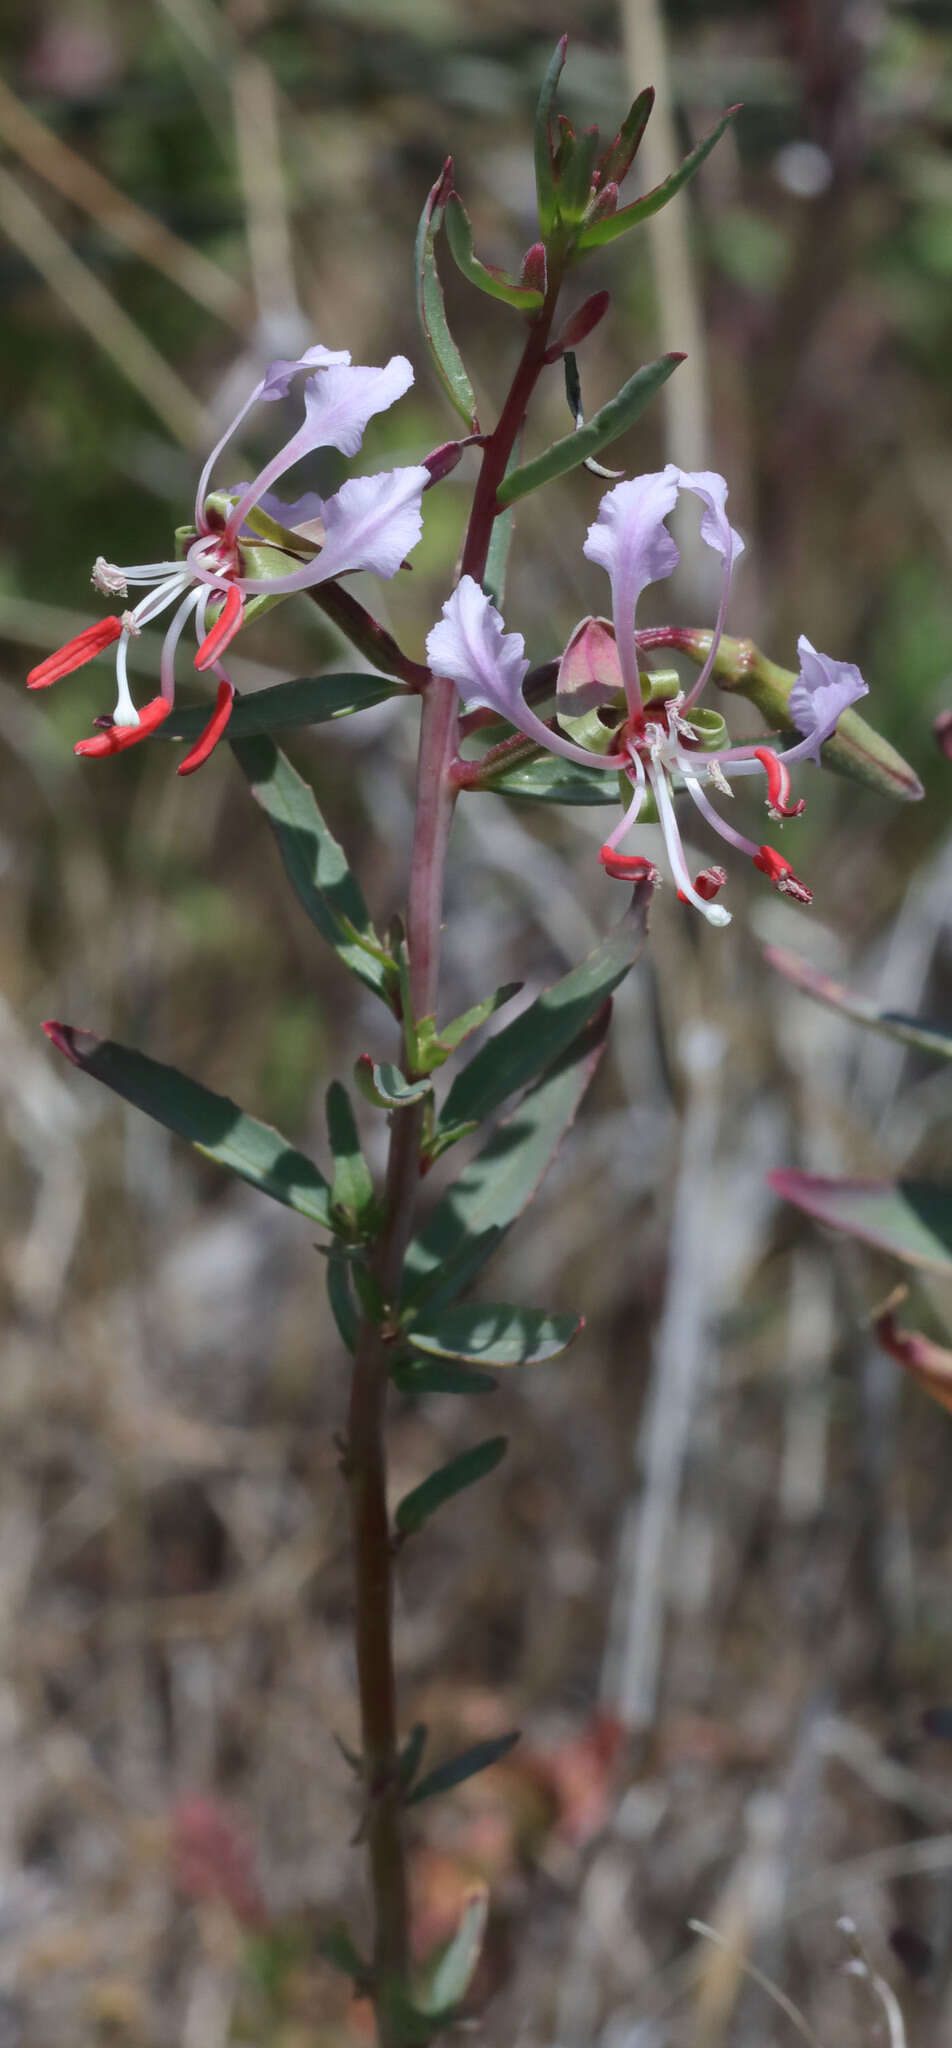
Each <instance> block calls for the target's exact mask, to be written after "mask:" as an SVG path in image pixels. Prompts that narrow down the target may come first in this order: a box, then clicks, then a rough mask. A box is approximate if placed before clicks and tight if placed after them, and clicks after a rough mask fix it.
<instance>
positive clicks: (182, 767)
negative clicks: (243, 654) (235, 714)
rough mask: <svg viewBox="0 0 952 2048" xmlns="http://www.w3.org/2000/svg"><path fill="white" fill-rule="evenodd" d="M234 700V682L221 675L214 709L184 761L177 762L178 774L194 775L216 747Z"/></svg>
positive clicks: (229, 715)
mask: <svg viewBox="0 0 952 2048" xmlns="http://www.w3.org/2000/svg"><path fill="white" fill-rule="evenodd" d="M234 701H235V686H234V683H230V682H229V681H228V678H227V676H222V679H221V682H220V683H219V685H218V696H217V698H216V701H215V709H214V711H213V712H212V715H211V717H210V719H209V721H208V724H207V725H206V727H205V730H204V732H203V733H202V734H201V735H200V737H199V738H198V739H197V740H196V742H195V745H194V747H192V748H191V749H190V751H189V752H188V753H187V754H186V756H185V759H184V761H180V762H179V765H178V773H179V774H180V775H194V773H195V770H196V768H200V767H201V765H202V762H203V761H207V760H208V756H209V754H210V753H212V752H213V750H214V748H215V747H217V745H218V742H219V740H220V739H221V736H222V733H223V732H224V730H225V727H226V725H227V724H228V720H229V719H230V717H231V710H232V705H233V704H234Z"/></svg>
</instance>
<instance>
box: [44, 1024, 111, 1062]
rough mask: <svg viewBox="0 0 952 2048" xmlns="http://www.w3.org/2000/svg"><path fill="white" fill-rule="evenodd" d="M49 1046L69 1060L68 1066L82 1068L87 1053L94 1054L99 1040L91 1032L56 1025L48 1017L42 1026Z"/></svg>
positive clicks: (67, 1025)
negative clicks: (52, 1046)
mask: <svg viewBox="0 0 952 2048" xmlns="http://www.w3.org/2000/svg"><path fill="white" fill-rule="evenodd" d="M43 1029H44V1031H45V1032H46V1036H47V1038H48V1039H49V1041H50V1044H51V1045H55V1047H56V1050H57V1052H61V1053H62V1055H63V1058H64V1059H66V1060H69V1062H70V1065H71V1066H74V1067H82V1066H83V1065H84V1064H85V1061H86V1058H87V1056H88V1054H89V1053H91V1052H94V1051H95V1049H96V1047H97V1045H98V1044H99V1042H100V1041H99V1039H98V1038H97V1037H96V1035H95V1032H93V1031H77V1029H76V1027H75V1025H74V1024H58V1023H57V1022H56V1019H55V1018H54V1017H48V1018H47V1019H46V1022H45V1023H44V1025H43Z"/></svg>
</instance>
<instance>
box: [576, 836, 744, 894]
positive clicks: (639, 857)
mask: <svg viewBox="0 0 952 2048" xmlns="http://www.w3.org/2000/svg"><path fill="white" fill-rule="evenodd" d="M598 858H599V860H600V861H601V864H602V866H603V868H604V870H605V873H606V875H611V876H612V879H613V880H614V881H616V882H650V884H651V887H652V888H653V889H656V888H657V886H658V883H659V882H660V880H661V876H660V875H659V873H658V870H657V868H656V867H655V866H654V865H653V863H652V862H651V861H650V860H646V859H645V856H644V854H643V853H616V852H615V849H614V847H613V846H603V847H602V849H601V851H600V853H599V856H598ZM726 879H727V878H726V876H725V881H726Z"/></svg>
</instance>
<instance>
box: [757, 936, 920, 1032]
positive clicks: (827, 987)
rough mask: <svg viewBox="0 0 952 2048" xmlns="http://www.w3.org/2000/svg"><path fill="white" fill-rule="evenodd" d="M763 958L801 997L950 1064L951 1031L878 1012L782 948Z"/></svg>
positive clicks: (898, 1014)
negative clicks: (811, 998) (825, 1006)
mask: <svg viewBox="0 0 952 2048" xmlns="http://www.w3.org/2000/svg"><path fill="white" fill-rule="evenodd" d="M764 958H765V960H767V961H768V962H769V964H770V966H771V967H776V968H777V970H778V972H779V973H780V974H783V975H785V976H786V979H787V980H788V981H792V982H793V985H794V987H795V988H799V989H802V990H803V993H804V995H807V996H813V997H814V998H815V1000H816V1001H817V1002H818V1003H825V1004H826V1005H827V1007H828V1009H831V1010H838V1011H839V1012H840V1015H841V1016H843V1017H851V1018H852V1019H853V1022H854V1023H855V1024H865V1025H868V1026H869V1027H870V1028H871V1029H872V1030H873V1031H878V1032H880V1033H881V1034H882V1035H883V1037H885V1038H895V1039H898V1041H899V1043H900V1045H910V1046H912V1047H914V1049H915V1050H916V1051H917V1052H928V1053H934V1054H935V1056H936V1058H937V1059H942V1060H952V1031H945V1030H943V1028H942V1026H941V1025H939V1024H923V1023H921V1022H920V1021H919V1019H918V1017H907V1016H905V1015H904V1014H903V1012H902V1011H901V1010H881V1009H880V1007H879V1004H878V1003H874V1002H872V1001H871V1000H870V998H869V997H868V996H861V995H857V994H856V992H855V990H853V989H848V988H843V987H842V985H841V983H840V982H838V981H833V980H832V979H831V977H830V976H829V975H828V974H822V973H821V971H820V969H819V967H814V966H813V964H812V962H811V961H809V960H803V959H801V957H800V955H799V954H798V953H788V951H787V949H786V947H785V946H765V947H764Z"/></svg>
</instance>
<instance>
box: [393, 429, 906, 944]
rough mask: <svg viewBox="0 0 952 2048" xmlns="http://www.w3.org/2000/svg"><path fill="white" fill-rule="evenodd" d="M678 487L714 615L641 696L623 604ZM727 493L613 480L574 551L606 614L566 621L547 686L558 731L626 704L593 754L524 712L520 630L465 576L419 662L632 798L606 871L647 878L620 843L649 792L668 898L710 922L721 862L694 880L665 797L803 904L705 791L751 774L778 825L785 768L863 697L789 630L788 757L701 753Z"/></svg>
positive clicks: (674, 481) (729, 532)
mask: <svg viewBox="0 0 952 2048" xmlns="http://www.w3.org/2000/svg"><path fill="white" fill-rule="evenodd" d="M680 491H689V492H691V493H692V494H693V495H694V496H695V497H697V498H699V499H700V501H701V506H702V512H701V538H702V540H704V541H705V542H706V543H707V545H708V547H710V548H712V549H713V550H714V551H715V553H716V554H718V555H719V556H720V558H721V561H722V564H723V571H724V574H723V584H722V589H721V598H720V603H719V606H718V614H717V622H716V626H715V629H714V633H713V635H712V637H711V645H710V649H709V651H708V655H707V659H706V661H705V663H704V666H703V668H702V670H701V672H700V674H699V676H698V678H697V681H696V682H695V683H694V684H693V686H692V688H691V689H690V690H689V691H688V692H687V693H686V694H685V693H684V692H679V693H678V694H677V695H676V696H674V697H667V698H661V697H657V698H654V697H652V696H651V695H650V693H649V695H648V697H647V699H645V698H644V696H643V694H642V680H641V678H640V676H639V670H638V633H637V630H636V626H635V612H636V607H637V604H638V600H639V598H640V596H641V594H642V591H643V590H645V589H646V588H647V586H648V584H649V583H653V582H656V581H658V580H659V579H660V578H662V577H664V576H669V575H670V574H671V571H672V570H673V569H674V568H676V566H677V563H678V560H679V555H678V549H677V545H676V543H675V541H674V539H673V538H672V535H671V534H670V533H669V531H668V529H667V526H666V525H665V520H666V519H667V517H668V514H669V513H670V512H671V511H672V510H673V508H674V505H675V501H676V499H677V496H678V493H679V492H680ZM726 499H727V485H726V483H725V482H724V479H723V477H721V476H717V475H715V474H714V473H713V472H710V471H689V470H682V469H678V468H677V467H676V466H675V465H674V464H673V463H669V464H668V467H667V468H666V469H664V470H661V471H658V472H655V473H654V474H652V475H648V476H641V477H635V478H633V479H631V480H630V481H627V482H625V483H621V484H617V485H616V486H615V487H614V489H612V490H610V491H607V492H606V494H605V496H604V497H603V499H602V502H601V505H600V506H599V510H598V515H597V518H596V519H595V521H594V524H593V525H592V526H590V527H589V530H588V535H587V538H586V541H585V545H584V553H585V554H586V555H587V556H588V558H589V560H590V561H594V562H597V563H598V565H599V567H600V568H603V569H605V570H606V571H607V573H608V576H609V578H610V581H611V591H612V619H611V621H610V622H609V621H608V620H607V619H605V620H603V619H585V620H583V621H582V623H581V625H580V626H578V627H577V628H576V630H575V632H574V633H573V635H572V637H571V639H570V641H569V643H568V646H567V648H566V650H565V653H564V654H563V657H562V661H561V664H560V669H559V680H558V687H557V693H556V704H557V712H556V717H557V721H558V722H559V724H561V725H562V726H563V727H567V728H568V730H569V731H571V728H572V725H573V723H574V722H575V721H576V720H578V719H579V718H580V717H581V716H582V715H583V714H584V713H586V712H591V711H593V710H596V709H599V710H600V711H601V713H602V717H604V716H605V714H606V712H608V711H610V708H611V707H616V708H617V707H621V706H623V707H624V712H621V711H619V722H618V724H617V727H616V729H615V730H614V731H611V730H610V729H609V728H607V727H606V728H601V727H600V729H599V735H598V737H599V739H602V738H603V739H604V748H603V749H602V750H599V748H598V744H597V743H596V745H594V746H587V745H581V744H579V742H578V741H577V740H575V739H572V738H570V737H567V736H566V733H565V732H564V731H558V730H553V729H552V727H550V726H549V725H547V724H545V722H544V721H543V720H542V719H541V718H539V717H538V716H537V714H536V713H535V712H534V711H532V710H531V708H530V707H529V705H528V704H527V703H526V701H525V698H524V696H523V683H524V681H525V677H526V674H527V673H528V668H529V663H528V660H527V658H526V655H525V643H524V641H523V638H522V635H521V634H520V633H506V632H505V629H504V626H503V621H502V618H501V617H500V614H499V612H498V611H497V610H496V607H495V605H493V604H492V602H491V600H490V599H489V598H488V597H487V595H486V593H485V591H483V590H481V589H480V588H479V585H478V584H477V583H475V582H474V581H473V579H472V577H471V576H464V577H463V579H462V581H461V582H460V584H459V585H458V587H457V589H456V590H454V592H453V594H452V596H451V597H450V598H449V599H448V601H447V603H446V604H445V605H444V607H443V616H442V619H441V620H440V622H439V623H438V624H437V625H436V626H434V628H433V630H432V632H431V633H430V635H429V638H428V640H427V659H428V661H429V663H430V666H431V668H432V669H433V670H434V671H435V672H436V673H438V674H439V675H443V676H448V677H449V678H450V680H451V681H452V682H454V683H455V684H456V686H457V688H458V690H459V691H460V694H461V696H462V697H463V699H464V701H465V702H466V704H467V705H469V706H470V707H472V706H477V705H481V706H485V707H488V708H489V709H491V710H493V711H495V712H496V714H497V715H498V716H499V717H501V718H504V719H506V720H507V722H508V723H509V724H510V725H513V726H515V728H516V730H517V731H518V732H521V733H524V734H525V735H526V737H527V738H528V739H531V740H534V741H535V742H536V743H537V745H539V746H541V747H545V748H546V749H547V750H548V751H549V752H550V753H554V754H562V755H564V756H565V758H566V759H567V760H570V761H577V762H580V763H582V764H583V765H584V766H585V767H588V768H596V769H599V770H601V771H603V772H605V773H606V774H613V775H620V776H622V777H623V778H624V779H626V780H627V782H628V784H629V785H630V788H631V797H630V801H629V802H628V805H627V808H626V810H625V812H624V815H623V817H622V819H621V821H620V823H619V824H618V825H617V826H616V828H615V830H614V831H613V832H612V833H611V834H610V836H609V838H608V839H607V841H606V842H605V845H604V846H603V847H602V849H601V855H600V858H601V861H602V865H603V867H604V868H605V870H606V872H607V873H608V874H610V875H613V876H616V877H618V878H619V879H624V880H637V879H640V878H644V877H646V876H649V877H651V878H656V871H655V870H654V869H653V868H652V866H651V863H650V862H649V861H648V860H647V859H646V858H645V857H644V856H643V855H637V854H636V855H628V854H622V853H619V851H618V848H619V846H620V845H621V842H622V841H623V839H625V838H626V836H627V834H628V833H629V831H631V829H632V827H633V826H635V825H636V824H637V822H638V818H639V815H640V812H641V810H642V807H643V804H644V801H645V797H646V794H647V793H648V791H650V792H651V795H652V796H653V798H654V802H655V806H656V809H657V814H658V820H659V823H660V826H661V831H662V835H663V837H664V842H665V848H666V851H667V855H668V861H669V865H670V868H671V872H672V874H673V876H674V879H675V882H676V884H677V888H678V894H679V896H681V898H682V899H683V900H684V901H686V902H688V903H692V904H693V905H694V906H695V908H696V909H697V910H699V911H700V912H701V914H702V916H704V917H705V918H707V920H708V922H709V923H710V924H715V925H726V924H729V923H730V913H729V912H728V911H727V910H725V909H723V907H722V906H721V905H720V904H718V903H715V902H713V901H712V898H713V897H714V896H715V895H716V894H717V892H718V890H719V889H721V888H722V887H723V885H724V883H725V882H726V880H727V876H726V873H725V870H724V869H723V868H721V867H710V868H706V869H704V870H702V872H701V874H700V875H697V876H695V878H694V880H693V881H692V879H691V876H690V874H689V872H688V866H687V859H686V856H685V852H684V847H683V845H682V842H681V835H680V831H679V828H678V822H677V817H676V814H675V806H674V797H675V794H676V793H680V791H681V790H682V789H683V790H686V791H687V793H688V795H689V796H690V798H691V800H692V802H693V803H694V804H695V806H696V808H697V809H698V810H699V811H700V812H701V814H702V816H703V817H704V818H705V820H706V822H707V823H708V824H709V825H710V826H712V827H713V829H714V831H716V832H717V833H718V834H719V835H720V837H721V838H722V839H726V840H727V841H728V842H729V844H730V845H732V846H735V847H737V848H738V849H739V850H740V851H741V852H742V853H746V854H747V855H748V857H749V858H750V859H751V860H752V861H753V863H754V866H755V867H756V868H758V869H760V871H761V872H762V873H763V874H765V875H766V876H767V877H768V879H769V880H770V881H771V882H772V883H773V885H774V887H775V888H777V889H779V890H780V892H781V894H783V895H788V896H792V897H794V898H795V899H796V900H797V901H799V902H802V903H809V902H810V901H811V896H810V891H809V890H808V889H807V888H806V887H805V886H804V884H803V883H802V882H800V881H798V879H797V877H796V875H795V874H794V873H793V870H792V868H791V866H790V863H789V861H787V860H785V859H784V856H783V855H782V854H780V853H778V852H777V850H776V848H774V847H772V846H761V845H759V844H758V843H757V841H756V840H753V839H749V838H747V837H746V835H745V834H744V833H742V832H739V831H737V830H736V829H735V827H734V826H733V825H730V824H728V822H727V820H726V819H725V818H722V817H721V815H720V813H719V812H718V811H717V810H716V808H715V806H714V805H713V804H712V803H711V801H710V798H709V796H708V794H707V790H708V787H712V788H714V789H715V790H716V791H717V792H718V793H719V794H720V795H721V796H732V795H733V791H732V789H731V786H730V785H731V780H732V779H733V778H734V777H737V776H743V775H750V774H757V773H763V775H764V777H765V780H766V797H767V806H768V810H769V813H770V816H771V817H772V818H774V819H777V820H779V819H783V818H793V817H797V816H799V814H800V812H801V811H802V810H803V808H804V804H803V800H802V799H800V800H799V801H798V802H797V803H791V801H790V772H789V763H790V762H791V761H796V760H800V759H802V758H804V757H808V758H811V759H814V760H818V759H819V750H820V746H821V744H822V742H823V741H824V740H825V739H828V738H829V737H830V734H831V733H832V732H833V730H834V728H835V726H836V723H837V720H838V719H839V717H840V715H841V713H842V712H843V711H844V710H845V709H846V708H847V706H848V705H849V704H852V703H855V701H856V699H857V698H858V697H861V696H864V695H865V694H866V684H865V683H864V681H863V678H862V676H861V675H860V673H859V670H858V669H857V668H855V667H853V666H852V664H851V663H848V662H839V661H834V660H833V659H832V658H831V657H830V656H829V655H825V654H818V653H817V652H816V650H815V648H813V647H812V646H811V644H810V642H809V640H807V639H805V638H801V640H800V642H799V652H800V660H801V669H800V675H799V677H798V680H797V682H796V684H795V685H794V688H793V689H792V690H791V693H790V712H791V716H792V717H793V718H794V719H795V720H796V723H797V725H798V727H799V729H800V731H801V733H802V734H803V735H804V737H803V739H802V740H801V741H800V742H799V743H798V744H797V745H795V746H794V747H792V748H791V749H789V751H788V752H787V753H786V754H778V753H776V752H775V751H774V750H773V748H771V747H769V746H766V745H765V746H738V747H726V748H723V749H720V750H718V751H716V752H707V751H705V749H704V745H703V737H704V736H703V731H702V729H701V725H700V723H699V721H698V720H697V719H692V716H691V713H692V711H693V709H694V706H695V704H696V703H697V700H698V698H699V697H700V695H701V692H702V690H703V689H704V686H705V683H706V682H707V680H708V677H709V676H710V674H711V671H712V669H713V666H714V661H715V658H716V655H717V648H718V643H719V641H720V638H721V634H722V632H723V628H724V620H725V617H726V612H727V601H728V596H729V592H730V585H731V577H732V574H733V569H734V564H735V563H736V562H737V561H738V559H739V557H740V555H741V554H742V553H743V549H744V543H743V541H742V539H741V537H740V535H739V534H738V533H737V532H736V531H735V530H734V528H733V527H732V526H731V525H730V524H729V521H728V518H727V513H726Z"/></svg>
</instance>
